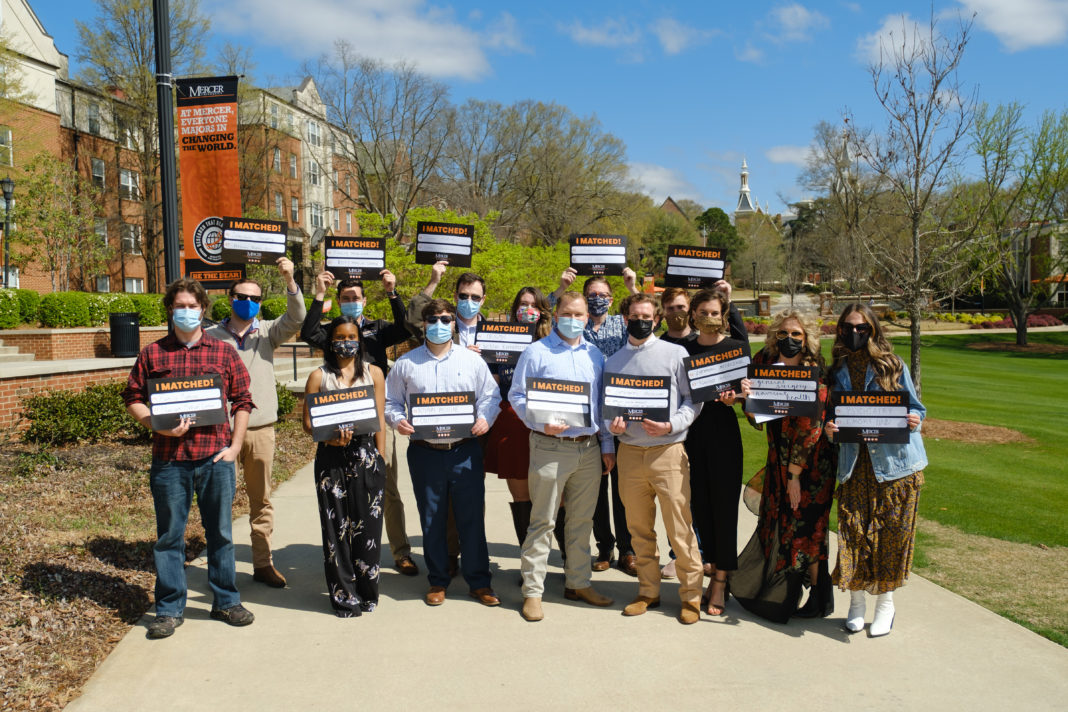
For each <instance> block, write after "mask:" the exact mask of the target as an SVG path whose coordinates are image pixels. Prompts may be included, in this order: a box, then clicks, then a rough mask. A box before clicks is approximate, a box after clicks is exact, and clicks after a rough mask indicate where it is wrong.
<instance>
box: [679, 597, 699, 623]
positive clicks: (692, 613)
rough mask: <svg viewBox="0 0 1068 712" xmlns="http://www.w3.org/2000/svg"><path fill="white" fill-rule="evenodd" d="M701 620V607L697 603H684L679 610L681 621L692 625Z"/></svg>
mask: <svg viewBox="0 0 1068 712" xmlns="http://www.w3.org/2000/svg"><path fill="white" fill-rule="evenodd" d="M699 620H701V608H700V607H699V606H698V605H697V604H696V603H692V602H691V603H683V604H682V610H681V611H679V623H682V624H683V625H691V624H693V623H696V622H697V621H699Z"/></svg>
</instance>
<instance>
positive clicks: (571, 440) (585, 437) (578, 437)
mask: <svg viewBox="0 0 1068 712" xmlns="http://www.w3.org/2000/svg"><path fill="white" fill-rule="evenodd" d="M533 432H534V434H535V435H540V436H542V437H543V438H549V439H550V440H565V441H567V442H569V443H584V442H586V441H587V440H589V439H590V438H592V437H593V436H592V435H576V436H575V437H573V438H571V437H566V436H564V435H548V434H546V433H542V432H538V431H537V430H535V431H533Z"/></svg>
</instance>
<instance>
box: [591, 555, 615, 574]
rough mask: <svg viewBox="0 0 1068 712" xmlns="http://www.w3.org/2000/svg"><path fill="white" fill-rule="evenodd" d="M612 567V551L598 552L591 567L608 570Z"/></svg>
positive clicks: (598, 570)
mask: <svg viewBox="0 0 1068 712" xmlns="http://www.w3.org/2000/svg"><path fill="white" fill-rule="evenodd" d="M611 567H612V552H608V553H607V554H598V555H597V558H596V559H595V560H594V562H593V566H592V567H591V568H592V569H593V570H594V571H597V572H601V571H608V569H610V568H611Z"/></svg>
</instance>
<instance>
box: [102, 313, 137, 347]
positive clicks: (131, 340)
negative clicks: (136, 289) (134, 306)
mask: <svg viewBox="0 0 1068 712" xmlns="http://www.w3.org/2000/svg"><path fill="white" fill-rule="evenodd" d="M108 325H109V326H110V327H111V355H112V356H115V357H116V358H129V357H131V356H136V355H137V354H138V353H139V352H140V351H141V316H140V315H139V314H138V313H137V312H112V313H111V314H110V315H108Z"/></svg>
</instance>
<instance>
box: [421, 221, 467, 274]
mask: <svg viewBox="0 0 1068 712" xmlns="http://www.w3.org/2000/svg"><path fill="white" fill-rule="evenodd" d="M415 229H416V236H415V263H416V264H417V265H432V264H434V263H435V262H441V261H442V260H445V261H446V262H448V263H449V266H450V267H470V266H471V253H472V251H473V250H474V246H475V226H474V225H463V224H459V223H439V222H420V223H416V228H415Z"/></svg>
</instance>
